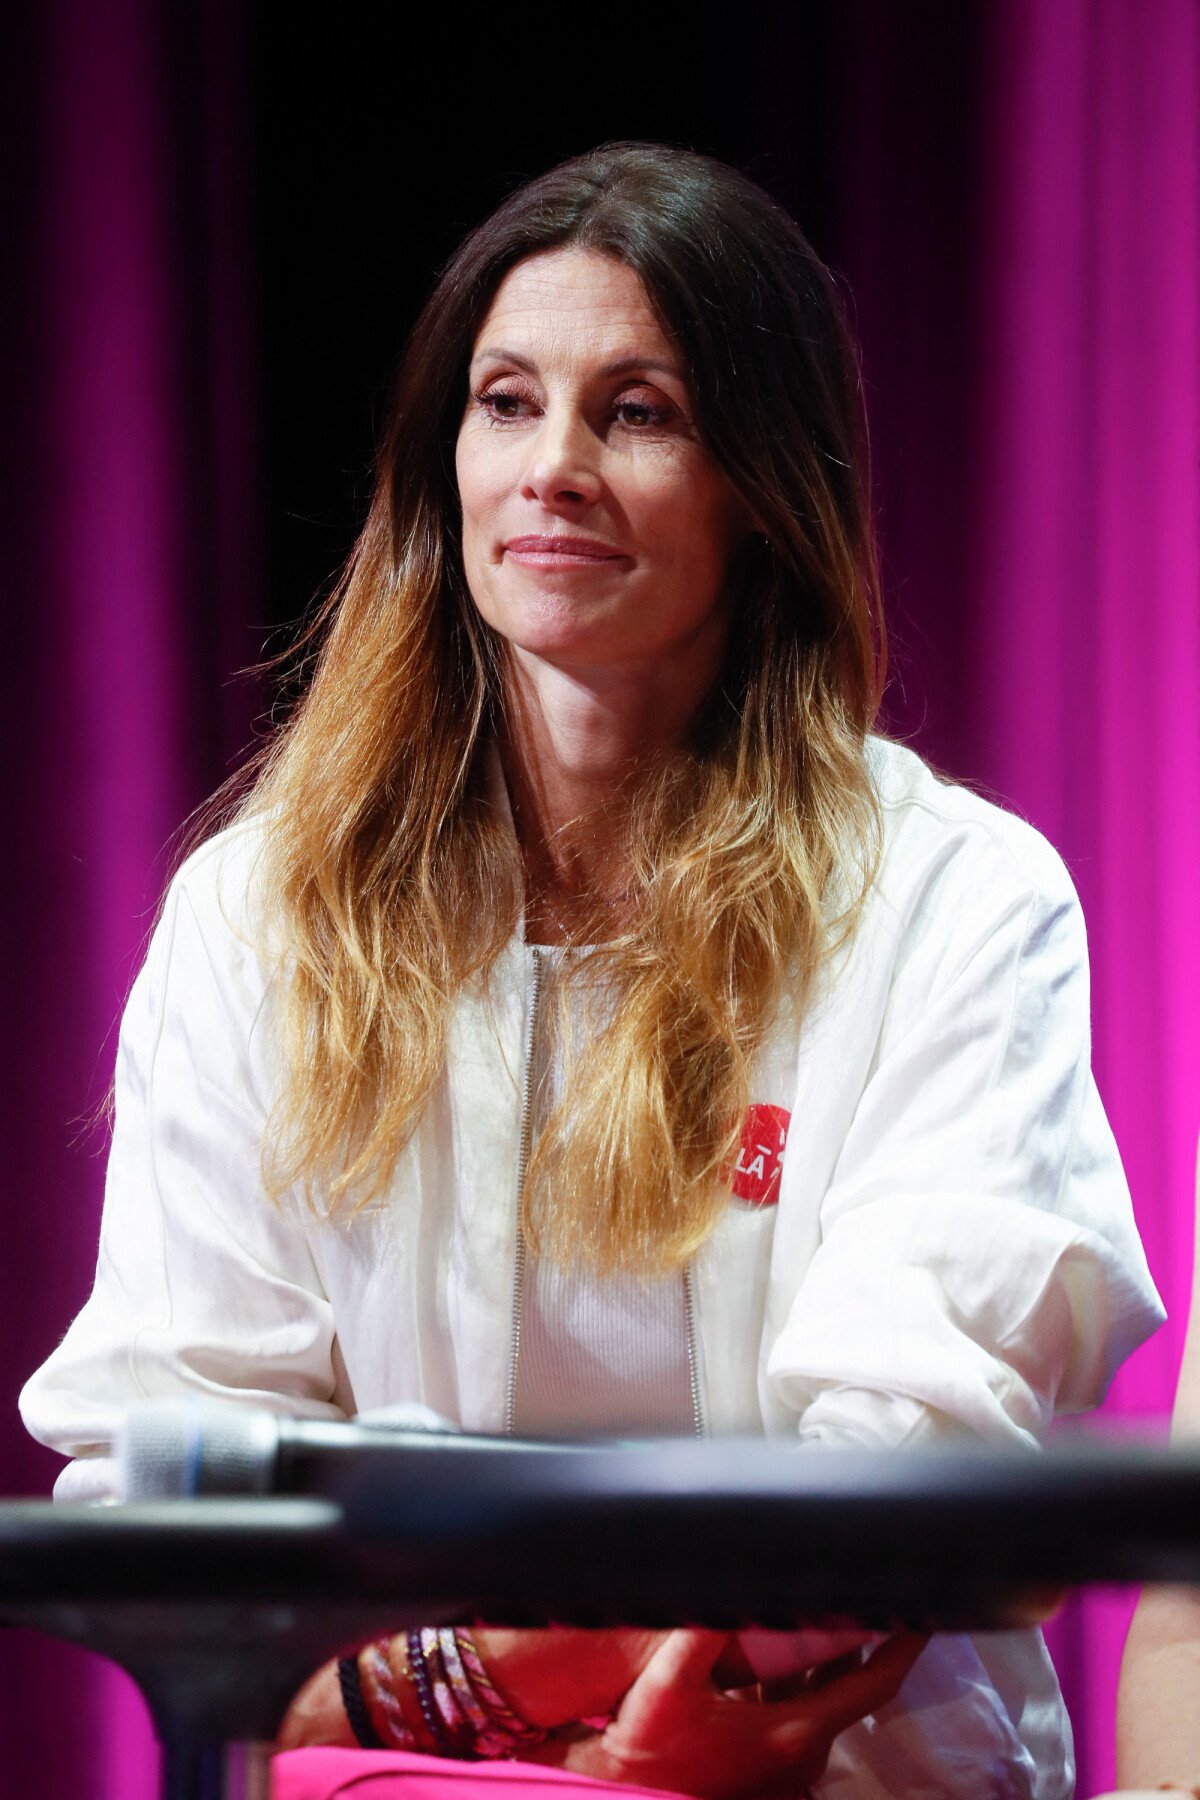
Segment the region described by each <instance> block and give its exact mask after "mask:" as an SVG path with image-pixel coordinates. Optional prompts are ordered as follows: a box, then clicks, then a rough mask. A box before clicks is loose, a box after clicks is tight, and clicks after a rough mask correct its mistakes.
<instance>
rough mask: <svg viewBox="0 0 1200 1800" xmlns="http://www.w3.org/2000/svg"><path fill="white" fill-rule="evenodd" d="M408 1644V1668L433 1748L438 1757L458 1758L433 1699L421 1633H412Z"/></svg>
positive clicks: (414, 1631) (409, 1635)
mask: <svg viewBox="0 0 1200 1800" xmlns="http://www.w3.org/2000/svg"><path fill="white" fill-rule="evenodd" d="M406 1642H407V1644H408V1666H409V1668H410V1669H411V1671H412V1678H413V1686H414V1687H415V1688H416V1690H417V1702H418V1704H419V1705H420V1708H421V1717H422V1718H423V1719H424V1721H425V1729H426V1731H427V1732H428V1733H429V1736H430V1738H431V1739H432V1740H433V1748H434V1751H435V1754H436V1755H438V1756H455V1757H456V1756H458V1755H459V1750H458V1748H457V1746H456V1745H455V1744H454V1742H453V1741H452V1739H451V1737H450V1734H449V1732H448V1731H447V1730H446V1727H445V1725H444V1724H443V1723H442V1718H441V1714H440V1713H439V1712H438V1709H437V1704H436V1702H435V1700H434V1698H433V1683H432V1681H431V1680H430V1676H429V1665H428V1663H427V1662H426V1661H425V1651H424V1649H423V1648H422V1646H421V1633H420V1632H419V1631H416V1630H413V1631H410V1632H409V1634H408V1637H407V1640H406Z"/></svg>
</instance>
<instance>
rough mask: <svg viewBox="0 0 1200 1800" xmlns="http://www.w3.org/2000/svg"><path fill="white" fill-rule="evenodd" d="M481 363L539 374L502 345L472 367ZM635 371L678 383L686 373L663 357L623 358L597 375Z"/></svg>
mask: <svg viewBox="0 0 1200 1800" xmlns="http://www.w3.org/2000/svg"><path fill="white" fill-rule="evenodd" d="M481 362H505V363H511V364H512V366H513V367H514V368H516V369H523V370H524V371H525V373H526V374H527V375H536V374H537V373H538V367H537V364H536V363H534V362H531V361H530V359H529V358H528V357H527V356H522V355H521V353H520V351H518V350H506V349H505V348H504V346H503V345H502V344H489V345H488V346H487V348H486V349H484V350H480V351H479V352H478V353H477V355H475V356H474V357H473V358H472V367H474V365H475V364H476V363H481ZM634 369H645V370H646V371H647V372H648V373H649V372H653V373H654V374H656V375H670V376H673V377H674V379H675V380H676V381H683V380H684V373H683V370H682V369H681V368H680V367H679V364H678V363H674V362H668V361H665V360H664V359H663V358H662V357H661V356H621V357H618V358H617V359H616V360H615V361H614V362H607V363H604V364H603V366H602V367H601V368H599V369H598V370H597V371H596V373H597V374H598V375H602V376H605V377H612V376H614V375H628V374H630V373H631V372H632V371H633V370H634Z"/></svg>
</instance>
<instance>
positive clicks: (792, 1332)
mask: <svg viewBox="0 0 1200 1800" xmlns="http://www.w3.org/2000/svg"><path fill="white" fill-rule="evenodd" d="M1007 829H1008V830H1009V831H1010V832H1011V833H1016V832H1018V831H1019V832H1020V833H1022V834H1025V841H1024V842H1022V844H1021V848H1022V850H1023V851H1025V852H1026V854H1024V855H1023V856H1022V857H1021V858H1019V859H1017V860H1014V857H1013V855H1012V853H1011V849H1010V846H1009V845H1008V844H1006V843H1004V842H1002V841H1001V842H997V841H993V840H991V839H989V838H988V836H987V834H986V833H983V834H981V833H979V832H975V833H974V834H973V837H972V836H971V834H968V835H967V837H966V838H965V839H964V840H963V841H962V842H961V843H960V844H959V845H958V846H957V847H956V848H955V849H954V850H953V851H952V852H951V851H947V852H946V853H945V854H943V855H942V856H941V857H940V858H939V859H938V862H937V866H936V867H935V868H933V869H931V870H930V871H928V872H927V874H926V876H925V878H924V879H923V881H922V883H921V884H920V890H919V892H916V893H914V894H910V895H904V896H902V897H901V900H900V903H899V905H898V907H896V908H895V917H896V918H897V920H898V924H897V926H896V929H895V933H894V938H893V943H892V949H891V951H890V955H891V962H890V965H889V971H888V977H887V981H886V983H885V984H884V992H885V999H884V1000H883V1002H882V1003H881V1005H880V1011H879V1024H878V1032H877V1037H876V1039H875V1042H874V1045H873V1050H872V1055H871V1058H870V1061H869V1070H868V1075H867V1079H866V1081H865V1083H864V1084H863V1086H862V1089H861V1093H860V1094H859V1095H858V1097H857V1100H856V1104H855V1106H854V1110H853V1115H852V1118H851V1120H850V1124H849V1129H848V1131H847V1132H846V1135H845V1138H844V1141H843V1143H842V1146H841V1149H840V1153H839V1154H838V1157H837V1161H836V1166H835V1168H834V1170H833V1175H832V1179H831V1180H830V1182H829V1185H828V1188H827V1190H826V1192H825V1194H824V1199H823V1201H822V1204H821V1209H820V1241H819V1244H818V1247H817V1249H816V1252H815V1254H814V1256H813V1259H812V1261H811V1264H810V1265H809V1268H808V1272H807V1275H806V1277H805V1279H804V1281H803V1282H802V1284H801V1287H800V1289H799V1292H798V1295H797V1298H796V1300H795V1303H794V1304H793V1306H792V1307H791V1310H790V1312H789V1314H788V1316H787V1319H786V1323H785V1325H784V1328H783V1330H782V1332H781V1333H780V1335H779V1336H778V1337H777V1339H776V1341H775V1343H774V1345H773V1347H772V1351H771V1356H770V1360H769V1364H768V1377H769V1380H770V1381H771V1382H772V1384H774V1386H775V1388H776V1392H777V1394H778V1396H779V1397H780V1398H781V1399H782V1400H783V1401H784V1402H785V1404H786V1405H787V1407H788V1409H789V1411H791V1412H792V1413H793V1414H799V1417H800V1434H801V1438H802V1440H804V1441H828V1442H843V1443H844V1442H853V1443H863V1444H874V1445H896V1444H901V1443H906V1442H924V1441H930V1440H933V1439H936V1438H939V1437H949V1436H953V1435H955V1434H960V1433H969V1434H973V1435H977V1436H979V1437H982V1438H986V1439H990V1440H993V1441H1004V1440H1008V1441H1015V1442H1019V1443H1024V1444H1033V1443H1035V1442H1036V1441H1037V1440H1038V1439H1039V1438H1040V1437H1041V1435H1042V1433H1043V1431H1044V1430H1045V1427H1046V1425H1047V1424H1048V1422H1049V1420H1050V1418H1051V1417H1052V1416H1053V1414H1054V1413H1055V1412H1056V1411H1066V1412H1074V1411H1078V1410H1080V1409H1083V1408H1086V1407H1089V1406H1093V1405H1095V1404H1096V1403H1097V1402H1098V1401H1099V1400H1100V1399H1101V1398H1102V1397H1103V1395H1104V1392H1105V1390H1106V1388H1107V1386H1108V1383H1109V1381H1110V1380H1111V1377H1112V1374H1113V1372H1114V1370H1115V1368H1116V1367H1117V1365H1118V1364H1119V1363H1120V1362H1121V1361H1122V1360H1123V1358H1124V1357H1126V1356H1127V1355H1128V1354H1129V1353H1130V1351H1131V1350H1132V1349H1134V1348H1135V1347H1136V1346H1137V1344H1139V1343H1140V1342H1141V1341H1142V1340H1143V1339H1144V1338H1145V1337H1147V1336H1148V1335H1149V1333H1150V1332H1151V1331H1152V1330H1153V1329H1154V1328H1155V1327H1156V1326H1157V1325H1158V1324H1159V1323H1160V1322H1161V1319H1162V1316H1163V1314H1162V1308H1161V1305H1160V1303H1159V1300H1158V1296H1157V1295H1156V1293H1155V1291H1154V1287H1153V1284H1152V1283H1151V1280H1150V1276H1149V1272H1148V1270H1147V1267H1146V1262H1145V1258H1144V1255H1143V1252H1142V1248H1141V1244H1140V1241H1139V1239H1138V1236H1137V1232H1136V1229H1135V1226H1134V1222H1133V1216H1132V1210H1131V1206H1130V1201H1129V1195H1128V1191H1127V1188H1126V1184H1125V1179H1124V1175H1123V1173H1122V1170H1121V1165H1120V1160H1119V1157H1118V1154H1117V1150H1116V1146H1115V1144H1114V1142H1113V1138H1112V1134H1111V1132H1110V1130H1109V1128H1108V1124H1107V1121H1106V1119H1105V1117H1104V1113H1103V1111H1102V1109H1101V1106H1100V1101H1099V1098H1098V1095H1097V1093H1096V1089H1095V1085H1094V1083H1093V1080H1092V1076H1091V1068H1090V1018H1089V984H1088V969H1087V950H1086V943H1085V937H1084V929H1083V921H1082V915H1081V913H1080V909H1079V905H1078V902H1077V900H1076V898H1075V894H1074V891H1073V888H1072V886H1071V883H1070V880H1069V878H1068V876H1067V874H1066V871H1065V869H1064V868H1063V866H1062V864H1061V863H1060V862H1059V860H1058V858H1057V857H1056V856H1055V855H1054V853H1053V852H1052V851H1051V850H1050V849H1049V847H1048V846H1047V845H1045V844H1044V843H1043V842H1042V840H1040V839H1037V838H1036V837H1035V834H1034V833H1032V832H1031V831H1029V829H1028V828H1027V827H1024V826H1019V825H1018V822H1016V821H1010V822H1008V826H1007ZM1031 875H1032V876H1033V877H1034V879H1030V877H1031Z"/></svg>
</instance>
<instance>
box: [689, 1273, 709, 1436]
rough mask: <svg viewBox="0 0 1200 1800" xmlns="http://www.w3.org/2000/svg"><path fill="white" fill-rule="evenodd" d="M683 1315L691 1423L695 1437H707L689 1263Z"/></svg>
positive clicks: (693, 1284)
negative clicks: (685, 1327)
mask: <svg viewBox="0 0 1200 1800" xmlns="http://www.w3.org/2000/svg"><path fill="white" fill-rule="evenodd" d="M683 1315H684V1318H685V1319H686V1321H687V1355H688V1380H689V1381H690V1382H691V1386H692V1423H693V1424H694V1425H695V1427H696V1436H697V1437H700V1438H705V1437H707V1436H708V1414H707V1413H706V1411H705V1408H704V1383H703V1382H702V1381H701V1379H700V1356H699V1352H698V1350H697V1343H696V1340H697V1332H696V1283H695V1279H694V1277H693V1275H692V1265H691V1263H684V1265H683Z"/></svg>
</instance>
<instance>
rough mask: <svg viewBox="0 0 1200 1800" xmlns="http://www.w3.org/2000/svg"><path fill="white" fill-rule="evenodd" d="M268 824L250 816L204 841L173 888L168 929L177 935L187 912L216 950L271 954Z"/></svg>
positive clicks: (165, 918)
mask: <svg viewBox="0 0 1200 1800" xmlns="http://www.w3.org/2000/svg"><path fill="white" fill-rule="evenodd" d="M267 835H268V834H267V822H266V820H265V819H263V818H262V817H261V816H257V815H250V816H247V817H243V818H239V819H236V820H234V821H233V823H232V824H229V825H226V826H224V827H223V828H222V829H221V830H219V831H215V832H213V833H212V835H211V836H210V837H207V838H205V839H204V841H203V842H202V843H201V844H198V845H197V846H196V847H195V848H194V849H193V850H191V851H190V852H189V854H188V855H187V856H186V857H185V858H184V860H183V862H182V863H181V864H180V865H179V868H178V869H177V870H176V872H175V874H174V876H173V877H172V879H171V882H170V885H169V886H168V888H167V893H166V897H165V900H164V903H163V912H162V927H163V928H166V929H167V930H168V931H169V932H171V934H172V935H174V932H175V928H176V924H177V921H178V920H179V918H180V917H181V915H186V916H187V918H188V920H189V921H190V922H191V924H192V925H193V927H194V929H195V931H197V932H198V933H199V935H200V937H201V938H202V939H203V940H204V942H205V943H206V945H207V946H208V947H209V950H210V953H211V952H212V951H213V950H215V949H216V948H217V946H220V945H224V946H226V948H227V951H228V953H230V954H234V955H237V956H241V955H243V954H246V953H250V954H252V955H253V956H255V957H265V956H267V955H269V954H270V953H271V951H272V948H273V946H272V938H273V935H274V934H273V933H272V932H271V930H270V928H269V923H268V914H267V908H266V904H265V880H264V875H265V857H266V849H267Z"/></svg>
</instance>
